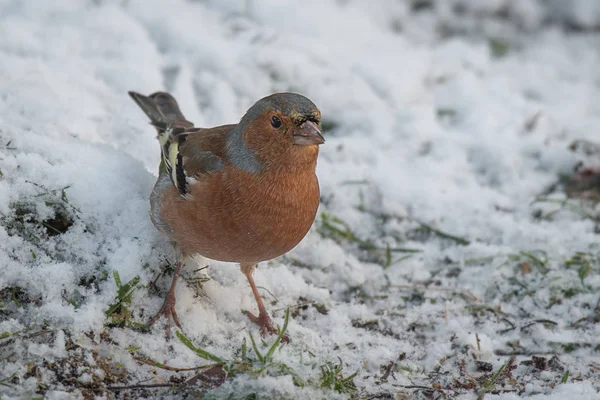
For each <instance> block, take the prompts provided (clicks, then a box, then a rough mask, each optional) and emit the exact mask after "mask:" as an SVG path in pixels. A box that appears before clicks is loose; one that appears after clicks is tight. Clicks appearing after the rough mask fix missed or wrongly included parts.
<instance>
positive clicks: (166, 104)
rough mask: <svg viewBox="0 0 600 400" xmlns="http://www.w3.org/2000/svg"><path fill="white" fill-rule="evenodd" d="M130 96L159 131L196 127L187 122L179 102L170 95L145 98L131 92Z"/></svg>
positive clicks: (158, 94) (160, 94) (157, 94)
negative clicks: (171, 128)
mask: <svg viewBox="0 0 600 400" xmlns="http://www.w3.org/2000/svg"><path fill="white" fill-rule="evenodd" d="M129 95H130V96H131V98H132V99H133V101H135V102H136V104H137V105H138V106H140V108H141V109H142V111H144V113H146V115H147V116H148V117H149V118H150V122H151V123H152V125H154V126H155V127H156V128H157V129H162V130H165V129H167V127H169V126H171V127H172V126H175V127H178V128H190V127H192V126H194V124H192V123H191V122H190V121H188V120H186V119H185V117H184V116H183V114H182V113H181V110H180V109H179V105H177V100H175V98H174V97H173V96H171V95H170V94H169V93H166V92H156V93H152V94H151V95H150V96H144V95H143V94H139V93H136V92H129Z"/></svg>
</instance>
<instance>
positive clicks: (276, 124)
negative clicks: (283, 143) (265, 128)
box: [271, 117, 281, 128]
mask: <svg viewBox="0 0 600 400" xmlns="http://www.w3.org/2000/svg"><path fill="white" fill-rule="evenodd" d="M271 126H272V127H273V128H279V127H280V126H281V119H280V118H279V117H271Z"/></svg>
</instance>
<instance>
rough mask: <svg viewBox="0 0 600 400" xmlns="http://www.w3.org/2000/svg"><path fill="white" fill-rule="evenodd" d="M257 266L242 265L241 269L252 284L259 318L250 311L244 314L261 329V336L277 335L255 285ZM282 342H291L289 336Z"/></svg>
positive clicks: (283, 338)
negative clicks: (254, 275) (255, 269)
mask: <svg viewBox="0 0 600 400" xmlns="http://www.w3.org/2000/svg"><path fill="white" fill-rule="evenodd" d="M255 266H256V264H240V269H241V270H242V273H243V274H244V275H246V278H248V283H249V284H250V288H251V289H252V293H253V294H254V299H256V304H257V305H258V317H257V316H256V315H254V314H252V313H251V312H250V311H244V314H246V315H247V316H248V318H250V321H252V322H254V323H255V324H257V325H258V326H259V327H260V334H261V336H265V335H266V334H272V335H277V328H275V326H273V321H272V320H271V317H269V314H268V313H267V309H266V308H265V304H264V303H263V301H262V298H261V297H260V294H259V293H258V289H257V288H256V284H255V283H254V277H253V276H252V274H253V273H254V267H255ZM282 340H283V341H284V342H286V343H288V342H289V341H290V338H289V337H288V335H283V337H282Z"/></svg>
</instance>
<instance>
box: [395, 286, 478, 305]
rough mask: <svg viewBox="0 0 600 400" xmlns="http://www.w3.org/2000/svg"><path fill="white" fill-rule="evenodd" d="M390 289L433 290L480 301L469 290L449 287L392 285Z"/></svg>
mask: <svg viewBox="0 0 600 400" xmlns="http://www.w3.org/2000/svg"><path fill="white" fill-rule="evenodd" d="M390 287H392V288H398V289H410V290H423V291H426V290H433V291H440V292H452V293H460V294H464V295H466V296H468V297H470V298H471V300H473V301H479V299H478V298H477V297H476V296H475V295H474V294H473V293H471V292H470V291H468V290H463V291H461V290H457V289H452V288H447V287H439V286H434V287H430V286H424V285H390Z"/></svg>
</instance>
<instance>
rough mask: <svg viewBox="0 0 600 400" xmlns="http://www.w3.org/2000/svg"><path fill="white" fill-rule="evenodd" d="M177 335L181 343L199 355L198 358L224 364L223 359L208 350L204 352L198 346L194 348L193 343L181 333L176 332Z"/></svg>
mask: <svg viewBox="0 0 600 400" xmlns="http://www.w3.org/2000/svg"><path fill="white" fill-rule="evenodd" d="M175 335H176V336H177V337H178V338H179V340H181V343H183V344H184V345H186V346H187V348H189V349H190V350H192V351H193V352H194V353H196V354H198V356H200V357H201V358H204V359H205V360H209V361H215V362H218V363H222V362H224V361H223V359H222V358H220V357H217V356H215V355H214V354H212V353H209V352H208V351H206V350H202V349H199V348H197V347H196V346H194V345H193V344H192V342H191V341H190V339H188V338H187V337H185V336H184V335H183V334H182V333H181V332H179V331H177V332H175Z"/></svg>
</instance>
